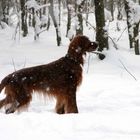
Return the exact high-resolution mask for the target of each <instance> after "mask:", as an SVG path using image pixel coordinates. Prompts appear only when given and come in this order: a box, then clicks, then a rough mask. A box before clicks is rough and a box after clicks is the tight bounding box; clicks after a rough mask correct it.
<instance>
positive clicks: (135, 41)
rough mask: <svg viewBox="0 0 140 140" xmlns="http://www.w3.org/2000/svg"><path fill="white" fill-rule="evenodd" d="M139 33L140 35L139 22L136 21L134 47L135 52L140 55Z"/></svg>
mask: <svg viewBox="0 0 140 140" xmlns="http://www.w3.org/2000/svg"><path fill="white" fill-rule="evenodd" d="M138 35H139V23H135V25H134V37H133V38H134V49H135V54H136V55H139V54H140V52H139V39H138Z"/></svg>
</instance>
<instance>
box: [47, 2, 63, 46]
mask: <svg viewBox="0 0 140 140" xmlns="http://www.w3.org/2000/svg"><path fill="white" fill-rule="evenodd" d="M49 2H50V6H49V12H50V16H51V18H52V21H53V24H54V27H55V30H56V38H57V45H58V46H60V45H61V35H60V27H59V26H58V23H57V21H56V18H55V15H54V8H53V0H49Z"/></svg>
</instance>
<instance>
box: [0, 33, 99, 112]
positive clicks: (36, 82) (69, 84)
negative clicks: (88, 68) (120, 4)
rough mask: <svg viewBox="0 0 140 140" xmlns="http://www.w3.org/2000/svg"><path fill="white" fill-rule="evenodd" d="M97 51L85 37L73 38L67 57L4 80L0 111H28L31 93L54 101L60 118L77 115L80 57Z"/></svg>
mask: <svg viewBox="0 0 140 140" xmlns="http://www.w3.org/2000/svg"><path fill="white" fill-rule="evenodd" d="M96 48H97V44H96V43H95V42H91V41H90V40H89V39H88V38H87V37H86V36H81V35H79V36H76V37H75V38H74V39H73V40H72V41H71V43H70V45H69V49H68V52H67V54H66V56H64V57H62V58H60V59H59V60H56V61H54V62H52V63H49V64H46V65H40V66H35V67H30V68H24V69H21V70H18V71H15V72H13V73H12V74H9V75H8V76H6V77H5V78H4V79H3V80H2V81H1V84H0V92H1V91H2V89H3V88H5V94H6V97H5V98H4V99H3V100H1V101H0V108H2V107H4V106H7V105H8V107H6V111H5V113H7V114H9V113H13V112H15V111H17V110H21V109H22V108H27V107H28V106H29V103H30V101H31V100H32V94H33V93H34V92H36V93H38V94H43V95H44V96H46V95H48V96H53V97H55V98H56V101H57V102H56V107H55V110H56V112H57V113H59V114H64V113H78V108H77V103H76V90H77V87H78V86H79V85H80V83H81V81H82V65H83V62H84V60H83V55H84V54H86V52H91V51H94V50H95V49H96Z"/></svg>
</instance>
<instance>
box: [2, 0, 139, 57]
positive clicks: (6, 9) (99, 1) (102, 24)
mask: <svg viewBox="0 0 140 140" xmlns="http://www.w3.org/2000/svg"><path fill="white" fill-rule="evenodd" d="M139 7H140V0H0V27H1V28H4V25H5V24H7V25H9V26H10V25H11V24H12V23H11V21H10V18H11V16H13V15H16V19H17V25H16V32H17V30H19V31H21V34H22V36H23V37H26V36H27V35H28V32H29V28H30V27H33V29H34V39H35V40H37V39H38V38H39V35H40V34H41V33H42V32H44V31H47V30H49V27H50V24H51V23H53V25H54V27H55V31H56V41H57V45H58V46H60V45H61V40H62V38H61V30H60V27H61V21H62V17H61V16H62V9H65V10H64V11H65V12H66V13H65V14H66V16H67V24H66V25H67V27H66V28H67V29H66V36H67V37H68V38H69V39H70V40H71V39H72V38H73V37H74V36H75V35H78V34H83V29H84V26H83V22H84V21H85V22H86V25H90V26H91V27H92V28H93V30H94V31H95V32H96V40H97V41H98V42H99V51H102V50H103V49H104V48H106V49H109V45H108V39H109V38H111V37H109V35H108V29H107V28H106V22H107V21H108V20H109V22H112V21H113V20H114V19H115V13H117V20H124V19H126V22H127V29H128V36H129V43H130V48H134V49H135V54H136V55H139V54H140V52H139V22H140V14H139V13H138V11H139V9H140V8H139ZM116 11H117V12H116ZM90 13H94V14H95V20H96V25H93V23H91V22H90V21H89V20H88V17H89V14H90ZM108 13H110V16H108ZM83 15H84V16H83ZM85 15H86V16H85ZM93 18H94V17H93ZM73 23H74V26H73ZM116 26H117V29H118V31H119V26H118V25H116ZM15 35H16V34H15ZM111 40H112V39H111ZM112 41H113V40H112ZM113 43H115V42H113Z"/></svg>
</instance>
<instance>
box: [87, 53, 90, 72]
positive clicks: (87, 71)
mask: <svg viewBox="0 0 140 140" xmlns="http://www.w3.org/2000/svg"><path fill="white" fill-rule="evenodd" d="M89 64H90V54H89V56H88V66H87V73H88V71H89Z"/></svg>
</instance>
